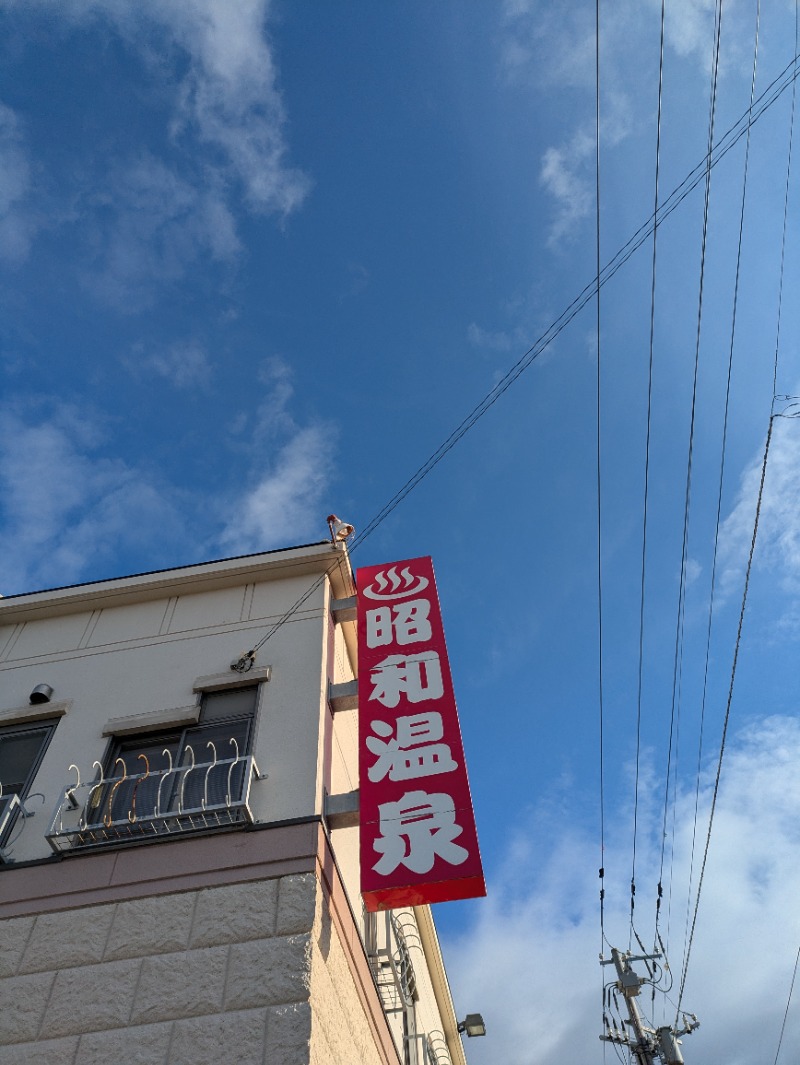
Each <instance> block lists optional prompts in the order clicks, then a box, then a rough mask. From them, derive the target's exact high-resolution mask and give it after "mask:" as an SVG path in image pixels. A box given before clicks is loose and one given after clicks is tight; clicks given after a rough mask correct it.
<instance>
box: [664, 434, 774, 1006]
mask: <svg viewBox="0 0 800 1065" xmlns="http://www.w3.org/2000/svg"><path fill="white" fill-rule="evenodd" d="M778 417H780V415H777V414H773V415H771V416H770V419H769V429H768V431H767V440H766V443H765V445H764V458H763V461H762V463H761V480H760V482H759V486H758V501H757V503H756V514H755V520H754V522H753V536H752V539H751V541H750V553H749V555H748V557H747V569H746V572H745V579H744V590H743V592H742V605H741V608H740V610H739V625H738V628H737V630H736V642H735V644H734V651H733V664H732V666H731V679H730V685H729V687H728V700H727V704H726V706H725V720H724V723H723V726H722V739H721V740H720V746H719V758H718V760H717V773H716V777H715V779H714V792H713V795H712V799H711V811H710V813H709V817H708V831H707V833H706V843H705V849H704V851H703V863H702V865H701V867H700V877H699V880H698V882H697V895H696V896H695V904H694V914H693V917H692V927H691V931H690V933H689V942H688V944H687V946H686V954H685V957H684V961H683V971H682V973H681V987H680V992H679V994H678V1007H677V1012H676V1019H677V1017H678V1015H679V1014H680V1008H681V1003H682V1001H683V992H684V988H685V986H686V974H687V972H688V971H689V959H690V957H691V953H692V943H693V942H694V932H695V928H696V926H697V913H698V910H699V909H700V894H701V892H702V890H703V881H704V878H705V872H706V863H707V861H708V852H709V848H710V846H711V830H712V828H713V826H714V813H715V812H716V808H717V797H718V795H719V782H720V778H721V776H722V760H723V757H724V755H725V740H726V738H727V735H728V723H729V721H730V716H731V703H732V702H733V685H734V681H735V680H736V666H737V664H738V661H739V648H740V646H741V642H742V628H743V626H744V612H745V608H746V606H747V592H748V589H749V587H750V573H751V571H752V568H753V555H754V554H755V550H756V538H757V536H758V522H759V518H760V516H761V503H762V500H763V498H764V481H765V479H766V476H767V459H768V457H769V445H770V441H771V440H772V426H773V423H774V421H775V418H778Z"/></svg>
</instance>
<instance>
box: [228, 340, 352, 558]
mask: <svg viewBox="0 0 800 1065" xmlns="http://www.w3.org/2000/svg"><path fill="white" fill-rule="evenodd" d="M258 380H259V382H260V384H261V385H263V386H264V396H263V398H262V399H261V401H260V403H259V404H258V406H257V408H256V412H255V416H254V419H253V423H252V426H251V428H250V432H249V438H248V442H247V449H248V453H249V461H250V465H251V468H252V469H253V470H254V471H255V472H254V473H253V475H252V476H251V478H250V481H251V483H250V485H249V486H248V487H247V488H246V490H245V491H243V492H241V493H239V494H238V495H232V496H231V497H230V498H229V499H228V500H227V501H226V504H225V505H226V514H227V517H226V522H225V528H224V530H223V532H222V535H221V537H220V543H221V544H222V545H223V546H224V548H225V549H226V550H228V551H234V552H241V553H246V552H250V551H261V550H266V549H268V548H270V547H276V546H278V545H281V544H286V543H290V542H291V543H297V542H298V541H299V540H300V539H301V538H303V537H306V536H310V537H312V538H314V539H317V538H318V536H319V535H320V530H321V529H322V528H323V518H324V515H325V514H326V513H327V512H328V511H327V510H326V509H325V507H324V504H323V492H324V489H325V487H326V485H327V483H328V479H329V477H330V474H331V472H332V468H333V443H334V440H335V435H334V433H333V430H332V428H331V427H330V426H327V425H322V424H312V425H309V426H306V427H304V428H301V427H299V426H298V425H297V423H296V422H295V420H294V418H293V417H292V414H291V412H290V409H289V404H290V403H291V400H292V397H293V395H294V388H293V386H292V371H291V367H290V366H289V364H288V363H287V362H286V360H285V359H283V358H282V357H281V356H279V355H275V356H271V357H270V358H267V359H264V361H263V362H262V364H261V367H260V370H259V373H258ZM244 429H245V426H242V427H239V428H238V432H237V435H242V433H243V432H244ZM264 467H266V470H265V471H264ZM261 471H264V472H261ZM328 510H330V508H328Z"/></svg>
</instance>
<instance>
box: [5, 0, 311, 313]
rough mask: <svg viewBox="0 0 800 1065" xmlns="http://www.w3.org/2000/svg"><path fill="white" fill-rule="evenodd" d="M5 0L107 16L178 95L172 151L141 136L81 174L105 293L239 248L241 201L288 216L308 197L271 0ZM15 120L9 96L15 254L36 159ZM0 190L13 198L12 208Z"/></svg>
mask: <svg viewBox="0 0 800 1065" xmlns="http://www.w3.org/2000/svg"><path fill="white" fill-rule="evenodd" d="M0 7H5V8H16V9H17V11H20V12H21V13H22V15H23V17H24V18H34V17H38V16H39V15H40V14H43V15H45V16H46V18H47V20H48V22H49V23H50V26H51V27H52V28H59V27H61V28H67V29H73V30H74V29H77V30H78V31H80V28H81V27H82V26H83V25H84V24H85V23H87V22H88V21H91V22H92V23H94V24H95V25H105V26H106V27H109V28H110V30H111V32H114V33H116V34H118V35H119V36H120V37H122V39H123V40H124V41H125V43H126V44H127V45H128V46H129V47H130V48H132V49H133V50H134V51H135V52H136V53H137V54H138V56H139V58H140V59H141V60H142V61H143V62H144V63H145V64H146V65H147V69H148V72H149V74H150V76H151V77H152V80H153V84H154V85H155V84H158V85H159V87H160V89H161V93H162V95H163V96H165V97H166V98H167V100H168V101H171V117H170V119H169V126H168V130H166V132H168V133H169V135H170V138H171V141H172V145H173V148H174V151H173V152H171V153H170V158H169V160H168V159H167V153H166V152H165V153H164V155H163V157H161V158H159V157H156V156H155V155H153V153H152V149H150V150H149V151H148V152H145V151H144V150H140V151H137V150H136V147H135V145H134V146H133V147H132V150H131V154H130V156H129V158H128V160H127V162H126V164H125V166H124V167H116V168H115V169H114V170H113V171H111V172H109V173H107V174H106V175H104V176H103V177H101V178H98V175H97V174H93V175H91V176H85V177H84V179H83V181H84V192H83V193H82V194H78V196H77V203H78V210H77V217H79V218H80V220H81V222H82V223H83V228H84V230H85V231H86V232H87V233H88V235H89V239H90V242H91V244H92V245H93V248H94V261H95V263H96V269H90V270H89V272H88V281H89V284H90V286H91V288H92V290H93V291H94V292H95V293H96V294H97V295H98V296H99V297H100V298H102V299H105V300H107V301H108V302H110V303H112V304H113V305H115V306H117V307H118V308H119V309H125V310H138V309H141V308H142V307H144V306H146V305H147V304H148V303H150V302H151V301H152V299H153V298H154V297H155V295H156V293H157V292H158V291H159V288H160V286H162V285H163V284H164V283H165V282H171V281H176V280H179V279H180V278H181V277H182V276H183V275H184V273H185V271H186V270H187V268H188V267H189V266H191V265H192V264H194V263H196V262H197V261H198V260H199V259H200V258H201V257H204V256H208V257H210V258H211V259H213V260H216V261H217V262H231V261H233V260H235V259H236V257H237V256H238V255H239V254H240V253H241V250H242V248H241V243H240V240H239V237H238V234H237V223H236V220H235V212H236V210H238V209H239V208H241V207H244V208H245V209H247V210H249V211H251V212H255V213H259V214H276V215H278V216H279V217H280V218H285V217H286V216H287V215H288V214H290V213H291V212H292V211H294V210H295V209H296V208H297V207H298V206H299V205H300V204H301V203H302V201H303V199H304V197H305V196H306V194H307V192H308V190H309V187H310V182H309V180H308V178H307V176H306V175H304V174H303V173H302V172H301V171H299V170H298V169H297V168H295V167H293V166H292V165H291V164H290V163H289V161H288V158H287V156H288V151H287V143H286V136H285V129H286V113H285V109H284V106H283V101H282V98H281V94H280V92H279V90H278V86H277V71H276V65H275V61H274V59H273V54H272V48H271V45H270V41H269V38H268V36H267V32H266V21H267V16H268V11H269V3H268V0H237V2H236V3H220V2H218V0H174V2H171V3H163V2H161V0H138V2H137V3H134V4H131V3H129V2H128V0H63V2H61V3H59V4H58V5H57V9H58V10H57V14H54V8H53V5H52V3H50V0H25V3H19V2H18V0H0ZM9 116H10V117H9ZM12 120H13V115H11V113H10V112H8V111H7V109H4V110H3V111H0V146H2V144H3V142H5V147H6V158H7V161H6V163H5V165H4V166H3V165H2V164H0V227H2V232H4V233H5V234H6V241H4V242H3V243H4V244H5V245H6V248H5V252H4V254H5V255H7V256H9V255H12V254H17V255H23V254H24V253H25V251H26V242H27V240H28V239H29V228H30V220H29V219H28V220H26V216H25V215H23V214H22V213H21V210H20V207H21V200H22V196H23V194H24V192H25V189H26V188H27V182H28V179H29V171H28V169H27V160H26V158H25V156H24V154H23V153H22V149H21V142H20V138H19V133H18V131H17V129H16V127H15V126H14V125H13V121H12ZM98 185H100V187H101V188H102V189H103V190H104V191H102V192H101V193H99V194H97V193H96V191H95V190H96V189H97V188H98ZM4 186H5V196H4ZM85 189H90V190H91V191H90V192H89V193H87V192H86V191H85ZM63 191H64V190H63V189H62V190H61V192H62V193H63ZM4 199H5V201H7V202H9V203H12V204H14V205H15V210H14V212H13V213H10V214H7V216H6V219H5V221H2V219H3V206H4ZM50 215H51V220H52V217H55V216H56V215H53V213H52V212H50ZM26 227H27V228H26ZM15 249H16V251H15Z"/></svg>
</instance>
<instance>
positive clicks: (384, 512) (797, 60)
mask: <svg viewBox="0 0 800 1065" xmlns="http://www.w3.org/2000/svg"><path fill="white" fill-rule="evenodd" d="M798 76H800V54H798V53H796V54H795V55H794V57H793V59H792V60H791V62H789V63H788V64H787V65H786V66H785V67H784V68H783V69H782V70H781V72H780V73H779V74H778V75H777V76H776V77H775V78H774V79H773V80H772V81H771V82H770V84H769V85H768V86H767V88H766V89H765V90H764V91H763V93H762V94H761V95H760V96H759V98H758V100H757V101H756V106H755V108H753V111H752V114H751V113H749V111H745V113H744V114H743V115H741V116H740V117H739V118H738V119H737V120H736V121H735V122H734V123H733V124H732V125H731V126H730V127H729V128H728V129H727V130H726V132H725V133H724V134H723V135H722V137H721V138H720V139H719V141H718V142H717V143H716V144H715V145H714V146H713V148H712V151H711V158H710V160H707V158H706V156H704V157H703V159H702V160H701V161H700V162H699V163H698V164H697V166H695V167H694V169H692V170H691V171H690V172H689V173H688V174H687V175H686V177H685V178H684V179H683V180H682V181H681V182H680V184H678V185H676V187H675V188H674V189H673V190H672V192H671V193H670V194H669V196H667V197H666V199H665V200H663V201H662V203H661V205H660V207H659V209H658V212H657V213H655V214H653V215H651V216H650V217H649V218H648V219H647V220H646V221H645V222H643V223H642V225H641V226H640V227H639V228H638V229H637V230H636V232H635V233H634V234H633V235H632V236H631V237H630V238H629V239H628V240H627V241H626V242H625V244H623V245H622V246H621V247H620V248H619V249H618V250H617V252H616V253H615V254H614V255H613V256H612V258H611V259H609V261H608V262H607V263H606V264H605V266H604V267H603V269H602V270H601V271H600V275H599V277H597V276H595V277H594V278H593V279H592V280H591V281H589V282H588V284H587V285H585V286H584V288H583V289H582V290H581V291H580V292H579V293H578V294H577V296H575V298H574V299H573V300H572V302H571V303H569V304H568V305H567V306H566V307H565V308H564V310H563V311H562V312H561V314H560V315H559V316H558V317H557V318H556V319H554V321H553V322H552V323H551V324H550V326H549V327H548V328H547V329H546V330H545V332H544V333H542V334H541V336H540V337H539V338H538V339H537V340H536V341H535V342H534V343H533V344H532V345H531V346H530V347H529V348H528V350H527V351H526V352H524V354H523V355H521V356H520V358H519V359H518V360H517V362H515V363H514V365H513V366H512V367H511V368H510V369H509V370H508V371H507V372H506V374H505V375H504V376H503V377H502V378H501V379H500V380H499V381H498V382H497V384H495V385H494V387H493V388H491V389H490V390H489V392H487V393H486V395H485V396H484V397H483V398H482V399H481V400H480V402H478V403H477V404H476V405H475V406H474V407H473V408H472V410H471V411H470V412H469V414H467V415H466V417H464V418H463V420H462V421H461V422H460V423H459V424H458V425H457V426H456V428H455V429H454V430H453V431H452V432H451V433H450V435H449V436H448V437H447V439H446V440H444V441H443V442H442V443H441V444H440V445H439V447H438V448H437V449H436V450H435V451H434V452H432V453H431V455H429V456H428V458H427V459H426V460H425V462H423V463H422V464H421V465H420V466H419V467H418V468H417V469H416V471H415V472H414V473H413V474H412V475H411V476H410V477H409V478H408V480H407V481H406V482H405V483H404V484H403V485H402V486H401V487H400V488H399V489H398V490H397V492H395V494H394V495H393V496H392V497H391V499H389V500H388V501H387V502H386V503H385V504H384V505H383V507H381V509H380V510H379V511H378V512H377V513H376V514H375V515H373V517H372V518H371V519H370V521H369V522H368V523H367V525H366V526H364V528H363V530H362V531H361V533H359V534H357V535H356V536H355V537H354V538H353V540H352V542H351V544H350V547H349V551H350V553H351V554H352V553H353V552H354V551H356V550H357V549H358V548H359V547H360V546H361V544H362V543H363V542H364V541H365V540H366V539H367V538H368V537H369V536H371V535H372V533H373V532H375V530H376V529H377V528H378V527H379V526H380V525H381V524H382V523H383V522H384V521H385V520H386V518H388V516H389V515H390V514H391V513H392V511H393V510H395V508H396V507H398V506H399V505H400V503H402V501H403V500H404V499H405V498H406V496H407V495H409V494H410V493H411V492H412V491H413V490H414V489H415V488H416V487H417V485H418V484H419V483H420V482H421V481H422V480H424V478H425V477H427V476H428V474H429V473H430V472H431V471H432V470H433V469H434V468H435V467H436V466H438V464H439V463H440V462H441V461H442V459H443V458H444V457H445V455H447V454H448V453H449V452H450V451H451V450H452V449H453V448H454V447H455V445H456V444H457V443H458V442H459V441H460V440H461V439H462V437H464V436H465V435H466V434H467V433H468V432H469V430H470V429H471V428H472V427H473V426H474V425H475V424H476V423H477V422H478V421H479V420H480V419H481V418H482V417H483V416H484V414H486V412H487V411H488V410H489V409H490V408H491V407H492V406H494V404H495V403H496V402H497V401H498V399H500V397H501V396H502V395H503V394H504V393H505V392H507V391H508V389H509V388H510V387H511V385H512V384H514V383H515V382H516V381H517V379H518V378H519V377H520V376H521V375H522V374H523V373H524V372H525V371H526V370H527V369H528V367H529V366H531V364H532V363H533V362H535V360H536V359H537V358H538V357H539V356H540V355H541V354H542V353H543V352H544V351H545V350H546V349H547V348H548V347H549V346H550V344H551V343H552V342H553V341H554V340H555V339H556V338H557V337H558V336H559V335H560V334H561V333H562V332H563V331H564V329H566V327H567V326H568V325H569V324H570V322H572V320H573V319H574V318H575V317H576V316H577V315H578V314H579V313H580V312H581V311H582V310H583V308H584V307H585V306H586V304H587V303H588V302H589V301H590V300H591V299H592V297H593V296H594V294H595V292H596V290H597V288H598V287H601V288H602V286H603V285H605V284H607V283H608V282H609V281H610V280H611V279H612V278H613V277H614V275H615V274H616V273H617V272H618V271H619V270H620V269H621V268H622V267H623V266H624V265H625V263H627V262H628V260H629V259H630V258H631V257H632V256H633V255H634V254H635V253H636V252H637V251H638V250H639V248H640V247H641V246H642V244H644V243H645V241H646V240H647V239H648V238H649V237H650V236H651V235H652V233H653V230H654V228H655V227H657V226H660V225H662V224H663V223H664V222H665V221H666V219H667V218H668V217H669V216H670V215H671V214H672V212H673V211H675V210H676V209H677V208H678V207H679V206H680V204H681V203H683V201H684V200H685V199H686V197H687V196H688V195H689V194H690V193H691V192H692V191H693V190H694V189H695V188H696V187H697V185H698V184H699V183H700V181H701V180H702V178H703V175H704V173H705V168H706V166H707V165H708V166H710V167H712V168H713V167H715V166H716V165H717V164H718V163H720V162H721V161H722V160H723V159H724V158H725V156H726V155H727V154H728V152H729V151H730V150H731V149H732V148H733V147H735V145H736V144H737V143H738V142H739V140H741V138H742V137H743V136H744V134H745V133H746V132H747V129H748V128H749V126H751V125H755V123H756V122H757V121H758V119H759V118H761V116H762V115H763V114H764V113H765V112H766V111H767V110H768V109H769V108H770V107H772V105H773V104H774V103H775V101H776V100H778V99H779V98H780V97H781V96H782V95H783V93H784V92H785V91H786V89H787V88H788V87H789V86H790V85H792V84H794V82H795V81H796V79H797V78H798ZM336 565H338V563H334V564H333V566H332V567H331V569H335V568H336ZM326 577H327V574H323V575H322V576H321V577H319V578H318V579H317V580H316V581H315V582H314V584H312V586H311V587H310V588H309V589H308V590H307V591H306V592H304V593H303V595H302V596H300V598H299V599H298V600H297V602H296V603H294V604H293V605H292V606H291V607H289V608H288V609H287V610H286V611H285V612H284V614H282V615H281V617H280V618H278V619H277V620H276V621H275V623H274V624H273V625H272V626H270V628H269V629H268V630H267V632H266V634H265V635H264V636H263V637H262V638H261V639H260V640H259V641H258V642H257V643H256V644H255V645H254V646H253V647H252V649H251V650H250V651H248V652H247V653H246V654H245V655H243V656H242V659H240V661H243V660H245V659H248V660H250V661H251V662H252V656H253V655H255V653H256V652H257V651H258V650H259V648H261V647H262V646H263V645H264V644H265V643H266V642H267V641H268V640H269V639H271V637H272V636H273V635H274V634H275V633H276V632H277V631H278V629H280V627H281V626H282V625H283V624H284V623H285V622H286V621H288V620H289V619H290V618H291V617H292V616H293V615H294V613H295V612H296V611H297V610H299V609H300V607H301V606H302V605H303V604H304V603H305V602H307V601H308V599H309V598H310V597H311V596H312V595H313V593H314V591H315V590H316V589H317V588H318V587H319V586H320V585H321V584H322V583H323V582H324V581H325V580H326Z"/></svg>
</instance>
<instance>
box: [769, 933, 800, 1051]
mask: <svg viewBox="0 0 800 1065" xmlns="http://www.w3.org/2000/svg"><path fill="white" fill-rule="evenodd" d="M798 962H800V947H798V948H797V955H796V957H795V959H794V971H793V973H792V982H791V983H790V984H789V997H788V999H787V1000H786V1009H785V1010H784V1011H783V1023H782V1024H781V1034H780V1036H779V1037H778V1049H777V1050H776V1051H775V1061H774V1062H773V1063H772V1065H778V1058H779V1057H780V1053H781V1046H782V1045H783V1034H784V1032H785V1031H786V1019H787V1017H788V1016H789V1006H790V1005H791V1003H792V994H793V993H794V981H795V978H796V977H797V963H798Z"/></svg>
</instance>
